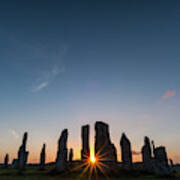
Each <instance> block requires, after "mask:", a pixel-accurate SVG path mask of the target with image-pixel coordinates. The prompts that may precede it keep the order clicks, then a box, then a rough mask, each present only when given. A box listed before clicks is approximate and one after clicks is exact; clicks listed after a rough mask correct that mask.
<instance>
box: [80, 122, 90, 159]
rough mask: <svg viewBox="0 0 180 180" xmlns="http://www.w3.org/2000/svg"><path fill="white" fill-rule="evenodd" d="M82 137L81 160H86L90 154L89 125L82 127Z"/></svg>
mask: <svg viewBox="0 0 180 180" xmlns="http://www.w3.org/2000/svg"><path fill="white" fill-rule="evenodd" d="M81 138H82V150H81V160H86V159H88V158H89V156H90V148H89V125H85V126H82V128H81Z"/></svg>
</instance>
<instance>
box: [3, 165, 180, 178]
mask: <svg viewBox="0 0 180 180" xmlns="http://www.w3.org/2000/svg"><path fill="white" fill-rule="evenodd" d="M51 169H52V168H47V169H46V170H45V171H40V170H38V169H37V167H36V168H35V167H29V168H27V169H26V170H25V171H24V172H23V173H19V172H18V170H15V169H10V168H9V169H0V180H89V174H85V175H84V176H83V177H80V174H81V171H76V172H73V173H71V172H69V173H66V174H59V175H57V174H56V175H55V174H51V173H50V172H51ZM176 171H177V173H176V175H175V177H157V176H154V175H148V174H143V173H141V172H140V171H135V172H133V173H125V172H121V171H119V173H118V174H116V175H114V176H112V175H111V176H110V175H109V176H108V177H107V178H105V177H104V176H102V175H101V176H98V178H95V177H93V178H92V179H98V180H103V179H109V180H134V179H135V180H171V179H172V180H178V179H179V180H180V168H176Z"/></svg>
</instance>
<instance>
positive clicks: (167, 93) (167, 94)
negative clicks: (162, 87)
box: [162, 90, 176, 99]
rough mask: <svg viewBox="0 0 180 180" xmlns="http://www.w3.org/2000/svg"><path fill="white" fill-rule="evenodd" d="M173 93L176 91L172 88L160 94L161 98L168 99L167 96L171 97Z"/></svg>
mask: <svg viewBox="0 0 180 180" xmlns="http://www.w3.org/2000/svg"><path fill="white" fill-rule="evenodd" d="M175 95H176V91H174V90H168V91H167V92H166V93H165V94H164V95H163V96H162V98H163V99H168V98H170V97H173V96H175Z"/></svg>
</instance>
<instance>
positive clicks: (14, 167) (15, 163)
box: [11, 159, 18, 169]
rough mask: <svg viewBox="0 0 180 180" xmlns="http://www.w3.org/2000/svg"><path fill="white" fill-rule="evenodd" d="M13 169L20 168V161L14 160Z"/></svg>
mask: <svg viewBox="0 0 180 180" xmlns="http://www.w3.org/2000/svg"><path fill="white" fill-rule="evenodd" d="M11 168H13V169H17V168H18V159H13V161H12V164H11Z"/></svg>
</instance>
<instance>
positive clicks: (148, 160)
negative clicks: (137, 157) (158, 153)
mask: <svg viewBox="0 0 180 180" xmlns="http://www.w3.org/2000/svg"><path fill="white" fill-rule="evenodd" d="M142 159H143V165H144V169H145V170H146V171H147V172H149V173H151V172H152V171H153V167H152V150H151V144H150V140H149V138H148V137H147V136H146V137H145V138H144V146H143V147H142Z"/></svg>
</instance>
